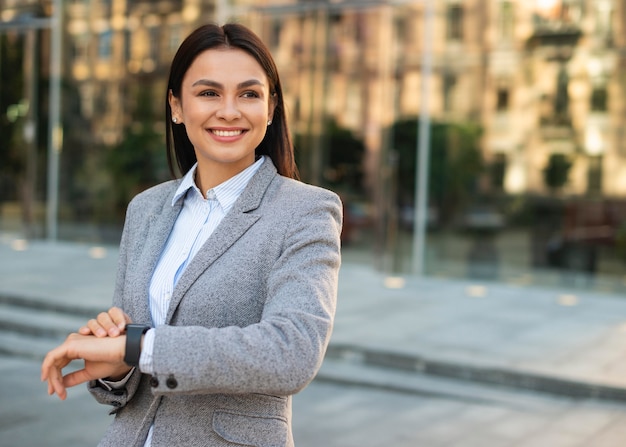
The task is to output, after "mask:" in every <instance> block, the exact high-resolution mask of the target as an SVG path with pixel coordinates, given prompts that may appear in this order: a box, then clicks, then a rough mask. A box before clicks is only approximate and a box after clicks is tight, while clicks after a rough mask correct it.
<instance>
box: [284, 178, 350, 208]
mask: <svg viewBox="0 0 626 447" xmlns="http://www.w3.org/2000/svg"><path fill="white" fill-rule="evenodd" d="M272 187H273V189H274V190H275V192H276V194H277V195H280V196H281V197H282V198H283V199H286V200H293V201H295V202H302V201H303V199H306V200H329V201H332V202H337V203H341V200H340V199H339V196H338V195H337V194H336V193H334V192H333V191H330V190H328V189H325V188H322V187H320V186H315V185H310V184H308V183H304V182H301V181H299V180H294V179H290V178H287V177H283V176H281V175H277V176H276V178H275V180H274V182H272Z"/></svg>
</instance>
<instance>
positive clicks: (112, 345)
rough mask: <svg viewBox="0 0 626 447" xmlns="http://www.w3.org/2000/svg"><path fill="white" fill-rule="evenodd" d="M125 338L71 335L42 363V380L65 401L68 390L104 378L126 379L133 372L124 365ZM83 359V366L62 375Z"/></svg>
mask: <svg viewBox="0 0 626 447" xmlns="http://www.w3.org/2000/svg"><path fill="white" fill-rule="evenodd" d="M125 345H126V337H125V336H122V337H105V338H97V337H94V336H93V335H81V334H70V335H69V336H68V337H67V339H66V340H65V342H63V344H61V345H60V346H58V347H56V348H55V349H53V350H52V351H50V352H49V353H48V354H47V355H46V357H45V358H44V360H43V363H42V364H41V380H42V381H46V380H47V381H48V394H49V395H52V394H55V393H56V394H57V395H58V396H59V399H61V400H65V398H66V397H67V388H70V387H73V386H76V385H79V384H81V383H85V382H88V381H90V380H96V379H102V378H104V377H113V376H118V377H119V376H124V375H126V374H127V373H128V372H129V371H130V370H131V367H129V366H128V365H127V364H126V363H124V352H125V350H126V346H125ZM77 359H82V360H84V367H83V368H82V369H80V370H78V371H74V372H72V373H69V374H66V375H65V376H64V375H63V368H65V367H66V366H67V365H69V363H70V362H71V361H72V360H77Z"/></svg>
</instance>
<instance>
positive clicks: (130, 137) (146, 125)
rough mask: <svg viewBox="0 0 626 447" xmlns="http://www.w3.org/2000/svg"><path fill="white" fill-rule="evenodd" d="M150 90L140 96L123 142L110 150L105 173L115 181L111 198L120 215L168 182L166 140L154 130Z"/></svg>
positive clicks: (139, 94) (106, 159) (138, 95)
mask: <svg viewBox="0 0 626 447" xmlns="http://www.w3.org/2000/svg"><path fill="white" fill-rule="evenodd" d="M151 104H152V96H151V92H150V88H149V87H141V88H140V89H139V91H138V92H137V101H136V105H137V108H136V110H135V112H134V114H133V115H134V122H133V124H131V125H130V126H128V127H127V128H126V129H125V131H124V137H123V139H122V141H121V142H120V143H119V144H117V145H116V146H114V147H112V148H109V149H108V151H107V154H106V157H105V164H106V169H107V170H108V172H109V174H110V175H111V177H112V191H111V193H112V198H113V202H114V206H115V208H116V210H117V211H118V213H121V212H123V210H125V209H126V206H127V205H128V202H129V201H130V200H131V199H132V198H133V196H135V195H136V194H137V193H139V192H141V191H142V190H144V189H146V188H148V187H150V186H152V185H155V184H156V183H159V182H161V181H163V180H165V179H167V176H168V174H167V172H168V171H167V159H166V154H165V144H164V141H165V139H164V136H163V134H162V133H160V132H157V131H156V130H155V122H156V121H155V119H154V117H153V113H152V107H151Z"/></svg>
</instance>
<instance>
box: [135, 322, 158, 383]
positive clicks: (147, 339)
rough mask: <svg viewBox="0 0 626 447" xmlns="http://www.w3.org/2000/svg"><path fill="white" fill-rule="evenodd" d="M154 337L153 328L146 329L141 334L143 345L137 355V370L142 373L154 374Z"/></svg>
mask: <svg viewBox="0 0 626 447" xmlns="http://www.w3.org/2000/svg"><path fill="white" fill-rule="evenodd" d="M154 337H155V333H154V328H153V329H148V331H147V332H146V333H145V334H144V336H143V346H142V347H141V355H140V356H139V371H141V372H142V373H144V374H150V375H152V374H154V366H153V365H152V352H153V351H154Z"/></svg>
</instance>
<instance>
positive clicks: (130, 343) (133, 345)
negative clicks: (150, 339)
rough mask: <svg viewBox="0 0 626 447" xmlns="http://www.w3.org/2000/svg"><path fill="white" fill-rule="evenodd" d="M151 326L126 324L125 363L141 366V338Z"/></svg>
mask: <svg viewBox="0 0 626 447" xmlns="http://www.w3.org/2000/svg"><path fill="white" fill-rule="evenodd" d="M148 329H150V326H146V325H143V324H127V325H126V351H125V352H124V363H126V364H127V365H128V366H139V356H140V355H141V338H142V337H143V334H145V333H146V332H147V331H148Z"/></svg>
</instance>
